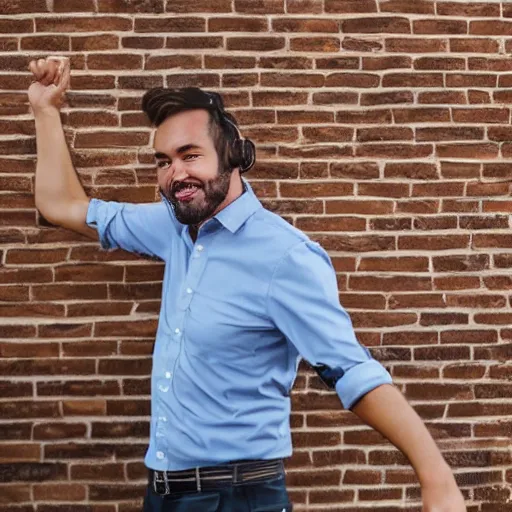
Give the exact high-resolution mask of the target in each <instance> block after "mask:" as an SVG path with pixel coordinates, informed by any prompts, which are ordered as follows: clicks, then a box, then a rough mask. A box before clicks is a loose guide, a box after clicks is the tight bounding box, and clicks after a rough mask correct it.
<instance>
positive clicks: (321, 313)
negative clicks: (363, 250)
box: [268, 241, 392, 409]
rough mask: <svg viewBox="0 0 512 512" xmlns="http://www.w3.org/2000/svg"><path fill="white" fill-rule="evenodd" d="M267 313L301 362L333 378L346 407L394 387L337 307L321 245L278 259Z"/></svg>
mask: <svg viewBox="0 0 512 512" xmlns="http://www.w3.org/2000/svg"><path fill="white" fill-rule="evenodd" d="M268 312H269V315H270V317H271V318H272V320H273V322H274V323H275V325H276V327H277V328H278V329H279V330H280V331H281V332H282V333H283V335H284V336H286V338H287V339H288V340H289V342H290V343H292V344H293V345H294V346H295V348H296V349H297V351H298V352H299V354H300V355H301V356H302V357H304V358H305V359H306V360H307V361H308V362H309V363H310V364H311V365H312V366H313V367H317V368H323V369H327V372H329V373H330V374H331V375H335V390H336V392H337V394H338V396H339V398H340V400H341V402H342V404H343V406H344V407H345V408H347V409H350V408H351V407H352V406H353V405H355V403H356V402H357V401H358V400H359V399H360V398H362V397H363V396H364V395H365V394H366V393H368V392H370V391H371V390H372V389H375V388H376V387H378V386H380V385H382V384H390V383H391V382H392V379H391V376H390V374H389V373H388V372H387V371H386V369H385V368H384V367H383V366H382V365H381V364H380V363H379V362H378V361H376V360H375V359H373V358H372V356H371V354H370V352H369V351H368V349H366V348H365V347H363V346H362V345H361V344H360V343H359V342H358V340H357V338H356V336H355V333H354V329H353V326H352V322H351V320H350V317H349V315H348V314H347V312H346V311H345V310H344V309H343V307H342V306H341V305H340V302H339V298H338V288H337V282H336V274H335V272H334V269H333V267H332V264H331V261H330V259H329V256H328V255H327V253H326V252H325V250H324V249H322V248H321V247H320V245H319V244H317V243H315V242H311V241H303V242H300V243H298V244H297V245H295V246H294V247H293V248H292V249H291V250H289V251H288V252H287V254H286V255H285V256H284V257H283V258H282V260H281V261H280V263H279V264H278V266H277V268H276V270H275V272H274V275H273V277H272V282H271V284H270V288H269V294H268Z"/></svg>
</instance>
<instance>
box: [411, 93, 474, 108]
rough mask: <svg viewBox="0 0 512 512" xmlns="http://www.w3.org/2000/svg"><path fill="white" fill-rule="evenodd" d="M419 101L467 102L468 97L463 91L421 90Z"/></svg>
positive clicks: (434, 102)
mask: <svg viewBox="0 0 512 512" xmlns="http://www.w3.org/2000/svg"><path fill="white" fill-rule="evenodd" d="M418 103H428V104H439V105H442V104H445V103H467V102H466V97H465V95H464V93H463V92H461V91H439V92H430V91H429V92H420V93H419V94H418Z"/></svg>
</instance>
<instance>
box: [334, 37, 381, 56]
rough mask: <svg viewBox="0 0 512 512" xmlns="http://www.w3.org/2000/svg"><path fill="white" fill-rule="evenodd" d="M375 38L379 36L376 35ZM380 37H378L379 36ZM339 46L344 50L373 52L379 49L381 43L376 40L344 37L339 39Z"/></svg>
mask: <svg viewBox="0 0 512 512" xmlns="http://www.w3.org/2000/svg"><path fill="white" fill-rule="evenodd" d="M377 38H379V37H378V36H377ZM379 39H380V38H379ZM341 47H342V48H343V49H344V50H349V51H356V52H374V51H377V50H381V49H382V47H383V45H382V43H381V42H380V41H378V40H373V41H371V40H368V39H366V38H365V39H356V38H354V37H344V38H343V39H342V41H341Z"/></svg>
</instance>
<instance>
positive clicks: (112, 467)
mask: <svg viewBox="0 0 512 512" xmlns="http://www.w3.org/2000/svg"><path fill="white" fill-rule="evenodd" d="M123 473H124V471H123V465H122V464H120V463H102V464H95V465H90V464H73V465H72V466H71V479H72V480H93V481H98V480H100V481H102V480H113V481H115V480H118V481H119V480H122V479H123Z"/></svg>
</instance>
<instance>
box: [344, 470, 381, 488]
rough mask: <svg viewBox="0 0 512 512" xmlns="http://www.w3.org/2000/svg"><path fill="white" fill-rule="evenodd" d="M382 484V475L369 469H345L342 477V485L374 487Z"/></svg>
mask: <svg viewBox="0 0 512 512" xmlns="http://www.w3.org/2000/svg"><path fill="white" fill-rule="evenodd" d="M381 482H382V473H381V472H380V471H374V470H370V469H366V470H363V469H347V470H346V471H345V474H344V476H343V484H345V485H350V484H356V485H375V484H380V483H381Z"/></svg>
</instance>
